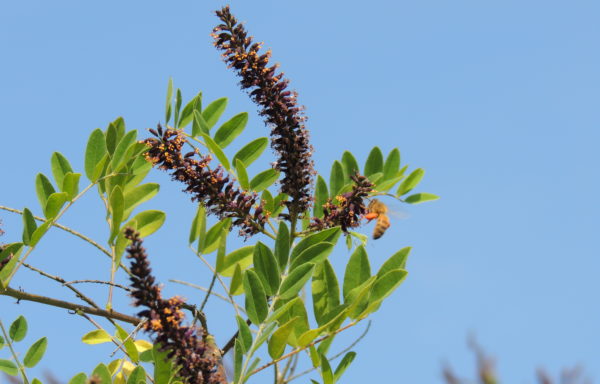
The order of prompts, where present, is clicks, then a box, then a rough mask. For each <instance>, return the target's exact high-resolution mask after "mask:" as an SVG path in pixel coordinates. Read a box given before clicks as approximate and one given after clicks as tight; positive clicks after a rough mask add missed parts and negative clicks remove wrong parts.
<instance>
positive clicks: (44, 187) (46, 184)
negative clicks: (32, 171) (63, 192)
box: [35, 173, 56, 208]
mask: <svg viewBox="0 0 600 384" xmlns="http://www.w3.org/2000/svg"><path fill="white" fill-rule="evenodd" d="M35 192H36V194H37V198H38V201H39V202H40V206H41V207H42V208H44V207H45V206H46V201H48V197H50V195H51V194H53V193H55V192H56V190H55V189H54V187H53V186H52V183H51V182H50V180H49V179H48V178H47V177H46V176H45V175H44V174H43V173H38V174H37V176H36V177H35Z"/></svg>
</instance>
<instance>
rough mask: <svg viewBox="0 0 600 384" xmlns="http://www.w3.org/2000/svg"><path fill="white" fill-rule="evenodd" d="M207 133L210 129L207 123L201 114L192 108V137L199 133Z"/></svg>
mask: <svg viewBox="0 0 600 384" xmlns="http://www.w3.org/2000/svg"><path fill="white" fill-rule="evenodd" d="M203 133H205V134H207V135H208V134H209V133H210V130H209V129H208V124H207V123H206V120H204V117H202V114H201V113H200V112H199V111H197V110H194V121H193V123H192V137H196V136H200V135H201V134H203Z"/></svg>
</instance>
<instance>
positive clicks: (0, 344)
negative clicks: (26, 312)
mask: <svg viewBox="0 0 600 384" xmlns="http://www.w3.org/2000/svg"><path fill="white" fill-rule="evenodd" d="M4 343H5V341H4V337H2V336H0V349H2V348H4Z"/></svg>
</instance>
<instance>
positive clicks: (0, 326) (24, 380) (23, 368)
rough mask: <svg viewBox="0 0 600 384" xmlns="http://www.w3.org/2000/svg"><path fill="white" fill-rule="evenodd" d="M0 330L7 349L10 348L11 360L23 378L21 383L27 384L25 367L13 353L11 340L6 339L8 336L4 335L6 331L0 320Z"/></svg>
mask: <svg viewBox="0 0 600 384" xmlns="http://www.w3.org/2000/svg"><path fill="white" fill-rule="evenodd" d="M0 329H1V330H2V334H3V335H4V340H6V342H7V344H8V347H9V348H10V353H11V354H12V356H13V359H15V363H17V366H18V367H19V371H21V375H22V376H23V382H24V383H25V384H29V379H27V375H25V367H24V366H23V364H21V362H20V361H19V356H18V355H17V353H16V352H15V350H14V348H13V345H12V344H13V343H12V342H11V340H12V338H9V337H8V334H7V333H6V329H4V324H2V320H0Z"/></svg>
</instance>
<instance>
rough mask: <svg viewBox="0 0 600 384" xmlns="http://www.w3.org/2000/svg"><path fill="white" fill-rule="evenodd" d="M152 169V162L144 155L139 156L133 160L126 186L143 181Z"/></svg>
mask: <svg viewBox="0 0 600 384" xmlns="http://www.w3.org/2000/svg"><path fill="white" fill-rule="evenodd" d="M151 169H152V163H151V162H149V161H148V160H146V159H145V158H144V157H143V156H138V157H136V158H135V160H133V163H132V164H131V166H130V167H129V172H130V173H131V175H130V176H129V178H128V179H127V185H126V188H130V187H133V186H136V185H138V184H139V183H141V182H142V181H143V180H144V179H145V178H146V176H147V175H148V173H149V172H150V170H151Z"/></svg>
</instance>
